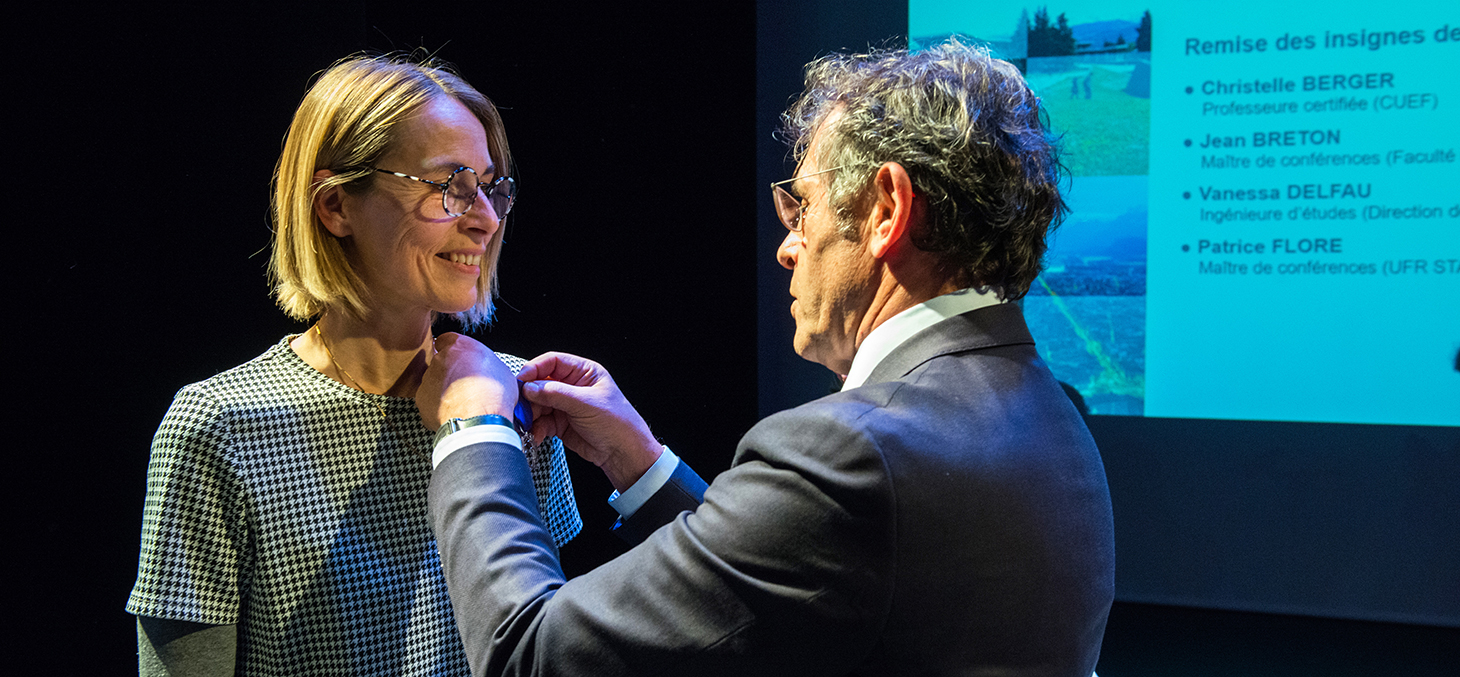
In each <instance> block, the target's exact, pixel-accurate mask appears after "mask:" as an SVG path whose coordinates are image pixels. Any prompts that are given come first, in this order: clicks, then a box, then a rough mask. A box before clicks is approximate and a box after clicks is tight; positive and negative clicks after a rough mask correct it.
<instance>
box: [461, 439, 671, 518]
mask: <svg viewBox="0 0 1460 677" xmlns="http://www.w3.org/2000/svg"><path fill="white" fill-rule="evenodd" d="M462 432H465V431H462ZM450 437H451V436H448V438H447V439H450ZM678 469H679V457H678V456H675V455H674V452H672V451H670V450H669V447H664V452H663V453H661V454H659V460H657V461H654V465H651V466H649V470H648V472H645V473H644V476H643V477H640V478H639V481H637V482H634V486H632V487H629V488H628V491H625V492H624V493H622V494H620V493H619V492H617V491H615V492H613V495H612V496H609V497H608V504H609V505H610V506H613V509H614V510H617V511H618V514H619V515H622V516H623V518H624V519H628V518H630V517H633V516H634V513H635V512H638V510H639V508H642V507H644V503H645V502H647V501H648V500H649V497H650V496H653V495H654V494H655V493H656V492H658V491H659V489H660V488H661V487H663V486H664V484H665V483H666V482H668V481H669V478H670V476H672V475H674V471H675V470H678Z"/></svg>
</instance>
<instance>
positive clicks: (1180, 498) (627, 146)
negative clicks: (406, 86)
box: [0, 0, 1460, 677]
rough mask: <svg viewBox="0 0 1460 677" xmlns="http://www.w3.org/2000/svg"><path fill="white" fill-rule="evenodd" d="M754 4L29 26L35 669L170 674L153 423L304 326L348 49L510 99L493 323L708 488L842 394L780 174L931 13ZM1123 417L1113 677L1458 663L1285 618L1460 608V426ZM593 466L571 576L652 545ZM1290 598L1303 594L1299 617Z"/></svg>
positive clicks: (21, 345) (16, 487) (29, 435)
mask: <svg viewBox="0 0 1460 677" xmlns="http://www.w3.org/2000/svg"><path fill="white" fill-rule="evenodd" d="M735 5H736V6H734V7H729V8H726V7H722V6H721V5H720V4H709V3H707V4H704V5H698V4H696V5H687V4H683V3H674V4H671V3H648V4H647V5H646V4H613V5H599V6H574V7H573V8H571V9H569V8H567V7H563V6H557V5H555V4H552V5H544V4H541V3H518V4H516V5H511V6H502V5H497V4H489V5H481V4H469V5H465V6H460V5H457V6H447V5H443V4H441V3H434V4H422V3H394V2H390V3H387V2H364V1H360V0H356V1H351V2H341V1H337V2H324V3H311V4H308V5H303V4H300V5H294V4H285V3H247V2H235V3H231V4H229V5H226V6H225V7H223V8H216V7H215V8H208V9H201V8H198V7H186V6H182V5H179V6H176V7H169V8H165V9H164V8H141V9H139V8H137V7H111V8H105V9H101V10H96V9H90V8H88V9H85V10H81V9H77V8H64V9H53V10H46V13H45V14H43V15H42V14H39V13H38V12H37V10H36V9H34V8H23V9H9V10H5V11H6V12H7V15H6V17H5V25H6V26H7V28H8V30H7V31H5V33H6V35H7V36H8V37H9V38H10V40H9V41H8V42H7V43H6V46H7V47H8V48H9V49H8V50H7V56H8V57H9V59H8V60H7V63H6V65H7V72H8V73H11V74H13V75H14V76H15V77H11V78H8V79H7V85H8V87H7V88H6V90H7V97H6V102H7V106H6V108H8V109H9V110H10V111H11V113H12V115H11V117H12V118H13V119H16V121H14V122H12V123H11V125H10V126H9V128H8V130H7V131H8V132H9V134H8V135H7V144H6V148H5V158H6V162H5V165H4V166H3V167H0V170H3V171H4V179H3V182H4V185H5V191H6V193H5V194H6V198H7V199H6V200H5V202H4V204H5V205H6V206H7V207H9V208H10V209H9V213H7V214H6V216H8V217H9V218H7V219H6V220H5V221H6V224H7V225H8V226H9V233H10V234H11V235H12V238H11V239H10V240H9V254H8V257H7V260H8V261H9V263H10V265H9V266H7V267H6V271H5V272H6V279H7V282H8V284H7V288H8V291H9V294H7V301H6V303H7V309H8V310H9V312H8V313H7V315H8V316H9V318H10V319H9V322H8V323H7V324H8V326H7V331H6V332H5V335H6V349H7V353H8V354H9V355H10V356H11V364H12V365H13V368H12V369H11V370H10V374H11V377H10V382H9V384H10V387H11V392H12V394H11V396H10V398H9V399H8V400H7V401H8V402H9V403H10V406H7V407H6V408H5V411H6V423H7V426H6V427H7V429H8V430H10V431H13V432H12V433H11V436H10V441H9V443H8V444H6V445H5V448H6V449H7V451H8V456H9V457H10V458H11V459H13V465H12V466H11V468H12V469H11V470H10V472H8V473H6V477H7V482H6V485H7V488H8V489H9V491H7V492H6V503H7V507H8V512H9V514H10V519H9V520H7V521H6V526H5V528H6V536H7V538H6V550H5V552H6V555H7V557H6V559H7V560H8V562H9V566H8V567H7V570H8V572H9V577H8V582H9V583H10V586H9V588H10V590H12V591H14V592H16V593H17V594H16V595H15V596H13V597H11V598H10V601H11V604H10V605H9V607H10V608H9V609H8V611H9V613H8V614H7V626H9V627H10V628H11V630H10V631H9V632H8V633H7V640H8V642H9V643H10V645H11V646H12V647H15V650H13V651H12V653H11V656H10V661H9V665H10V666H11V667H12V669H16V670H21V671H27V668H30V669H29V671H30V672H37V673H41V674H73V673H83V672H84V673H88V674H126V673H129V672H134V671H135V665H136V663H135V660H136V659H135V635H134V629H133V621H132V618H131V616H129V615H127V614H126V613H125V612H124V611H123V608H122V607H123V605H124V604H125V601H126V596H127V593H128V591H129V590H130V588H131V585H132V582H133V579H134V577H135V570H136V558H137V542H138V535H139V533H140V524H141V511H142V500H143V496H144V493H145V486H144V482H145V472H146V463H147V452H148V445H149V442H150V439H151V435H152V433H153V431H154V430H155V428H156V425H157V422H158V421H159V420H160V419H161V417H162V414H163V412H164V411H165V410H166V408H167V405H168V403H169V402H170V400H171V398H172V395H173V393H174V392H176V390H177V389H178V388H179V387H181V386H182V385H184V384H187V383H190V382H193V381H197V380H200V379H204V378H207V377H209V376H211V375H213V374H214V373H217V372H218V371H221V370H224V369H227V368H230V367H232V366H234V365H237V364H239V363H241V362H243V361H245V360H247V359H250V358H252V357H254V356H256V355H258V354H259V353H261V352H263V350H264V349H266V348H267V347H268V346H269V345H271V344H273V343H274V342H276V341H278V339H279V338H280V337H281V336H283V335H284V334H287V333H292V332H298V331H301V330H302V329H303V328H304V325H301V324H297V323H294V322H291V321H289V320H288V319H287V318H285V317H284V316H283V314H282V313H281V312H280V311H278V310H277V309H276V308H275V307H274V305H273V303H272V300H271V299H270V297H269V294H268V289H267V285H266V283H265V279H264V266H265V262H266V259H267V249H266V247H267V245H268V241H269V231H268V203H267V198H268V186H269V176H270V173H271V171H272V169H273V164H274V162H275V159H276V158H277V155H278V151H279V148H280V144H281V141H282V138H283V134H284V131H285V129H286V128H287V125H288V121H289V118H290V116H291V114H292V112H293V110H294V107H295V106H296V105H297V103H298V101H299V99H300V98H301V97H302V96H303V94H304V91H305V90H306V88H307V86H308V84H309V82H310V78H311V76H312V75H313V74H315V73H317V72H318V71H320V70H322V69H323V68H326V67H327V66H328V65H329V64H330V63H332V62H333V61H335V60H336V59H338V58H340V57H342V56H345V55H348V54H351V53H354V52H358V51H360V50H365V49H368V50H374V51H390V50H409V49H414V48H418V47H424V48H425V49H426V50H428V51H431V52H435V53H436V54H438V55H439V56H441V57H442V58H445V59H447V60H449V61H451V62H454V63H455V64H457V65H458V67H459V70H460V72H461V73H462V74H463V75H464V76H465V77H466V79H467V80H468V81H469V82H471V83H473V84H474V85H475V86H477V87H478V88H479V89H480V90H482V92H483V93H485V94H487V95H488V96H489V97H491V98H492V99H493V100H494V101H496V103H497V104H498V105H499V106H501V107H502V108H503V117H504V120H505V124H506V126H507V131H508V136H509V139H510V141H511V144H512V150H513V153H514V156H515V158H516V160H517V163H518V172H517V176H518V178H519V179H520V180H521V182H520V185H521V188H522V192H521V200H520V202H519V204H518V207H517V208H516V209H515V210H514V216H513V220H512V222H511V223H510V224H509V227H508V232H507V240H508V244H507V246H506V248H505V249H504V252H503V257H502V261H501V264H500V265H501V281H502V298H501V299H500V302H499V314H498V324H497V325H496V326H495V327H494V328H492V329H491V330H489V331H487V332H483V333H480V334H479V337H480V338H482V339H484V340H485V341H487V342H488V343H489V345H491V346H492V347H493V348H496V349H498V350H503V351H506V352H511V353H515V354H518V355H523V356H529V357H530V356H533V355H536V354H538V353H539V352H541V351H543V350H548V349H557V350H568V351H573V352H578V353H581V354H584V355H587V356H589V357H592V358H594V359H597V360H599V361H601V362H603V363H604V364H605V365H607V366H608V367H609V368H610V369H611V370H612V371H613V373H614V376H615V378H616V379H617V380H618V382H619V383H620V385H621V386H622V387H623V389H624V391H625V392H626V393H627V395H628V396H629V397H630V399H631V400H632V401H633V402H634V403H635V404H636V405H638V407H639V409H640V410H641V411H642V412H643V413H644V415H645V417H646V418H647V419H648V420H649V422H650V423H651V425H653V427H654V430H655V432H656V434H658V435H660V436H661V437H662V438H663V439H665V440H666V441H667V442H669V443H670V444H671V446H673V447H674V449H675V451H676V452H677V453H679V454H680V455H682V456H684V457H685V458H686V459H687V460H689V462H690V463H691V464H692V465H694V466H695V468H696V469H697V470H699V471H700V472H701V474H703V475H704V476H706V477H707V478H709V477H711V476H713V475H714V474H717V473H718V472H719V471H720V470H723V469H724V468H725V467H728V465H729V462H730V458H731V453H732V451H733V446H734V443H735V440H737V439H738V437H739V435H740V434H741V433H742V432H744V431H745V430H746V429H748V428H749V426H750V425H752V424H753V423H754V421H755V420H756V419H757V418H758V416H759V415H764V414H766V413H770V412H772V411H776V410H778V409H781V408H784V407H785V406H789V405H793V404H796V403H798V402H800V401H804V400H805V399H808V398H810V397H814V396H816V395H818V394H821V393H824V392H826V390H827V389H828V388H830V387H831V382H830V379H829V378H828V377H827V375H826V372H825V370H823V369H821V368H820V367H816V366H815V365H808V364H805V363H803V362H802V361H800V360H799V359H797V358H796V357H795V356H794V354H793V353H792V352H791V351H790V348H789V340H788V337H789V335H790V322H789V319H790V318H789V314H788V313H787V312H786V304H787V303H788V302H789V297H788V296H787V295H786V294H785V289H786V282H787V280H788V279H789V274H788V273H787V272H785V271H783V270H781V269H780V268H779V266H777V265H776V263H775V260H774V251H775V246H776V244H777V243H778V242H779V241H780V237H781V234H782V233H783V231H782V230H781V229H780V226H779V225H778V224H777V223H776V222H775V220H774V215H773V214H772V213H771V210H770V209H769V200H768V199H766V198H767V196H766V195H765V193H766V189H765V184H766V183H768V182H769V181H772V180H777V179H781V178H786V177H789V176H790V171H791V166H790V164H789V163H787V162H786V158H785V155H784V150H783V147H782V146H780V145H778V144H777V143H776V142H775V141H774V139H772V138H771V136H770V134H771V130H772V129H773V127H774V124H775V114H776V113H777V112H779V110H781V109H782V108H783V107H784V105H785V103H786V100H787V97H789V96H790V95H792V94H794V93H795V92H796V91H797V90H798V89H799V85H800V83H799V66H800V64H802V63H805V61H807V60H809V59H810V58H812V57H814V56H816V55H818V54H820V53H824V52H825V51H827V50H830V49H843V48H848V49H861V48H863V47H865V46H866V45H867V44H868V43H880V42H882V41H883V40H885V39H887V38H888V37H891V36H896V35H898V34H901V33H905V31H906V26H907V23H906V14H905V12H906V10H905V7H906V5H905V3H902V2H887V1H886V0H855V1H848V2H833V1H831V0H815V1H807V2H802V3H796V4H795V5H794V6H783V5H782V4H781V3H771V2H761V3H758V4H757V5H751V4H750V3H735ZM758 43H759V46H760V52H759V54H758V53H757V44H758ZM757 148H759V153H758V152H757ZM752 288H755V289H757V292H756V294H755V295H752V294H751V293H750V291H749V290H750V289H752ZM757 302H758V303H759V304H760V307H761V310H760V312H759V313H758V312H757ZM452 328H453V327H451V326H450V323H449V322H447V323H443V324H442V325H440V326H438V330H450V329H452ZM1090 423H1091V428H1092V432H1093V433H1094V434H1095V436H1096V439H1097V441H1098V443H1099V444H1100V447H1101V450H1102V453H1103V455H1104V456H1105V459H1106V463H1107V469H1108V472H1109V473H1110V481H1111V489H1112V497H1113V499H1114V502H1115V508H1116V519H1117V524H1116V527H1117V548H1118V552H1117V557H1118V559H1119V567H1118V577H1119V578H1118V581H1117V583H1118V590H1117V594H1118V595H1119V596H1120V598H1121V600H1122V601H1120V602H1117V604H1116V607H1115V609H1114V610H1113V612H1112V616H1111V625H1110V627H1109V630H1108V633H1107V637H1106V644H1105V650H1104V654H1103V656H1102V662H1101V665H1100V670H1101V672H1102V674H1106V675H1107V677H1118V675H1120V674H1126V675H1139V674H1153V675H1154V674H1254V673H1256V672H1262V673H1264V674H1317V673H1323V674H1375V673H1376V671H1377V672H1379V673H1382V672H1385V669H1386V668H1389V669H1394V670H1398V672H1395V673H1394V674H1445V672H1446V670H1447V667H1446V666H1449V667H1453V660H1452V659H1451V658H1448V657H1447V656H1452V655H1453V654H1452V652H1450V651H1447V650H1446V649H1444V648H1443V647H1445V646H1447V645H1451V646H1452V645H1453V641H1454V638H1455V635H1456V631H1455V630H1454V629H1443V628H1435V627H1421V626H1417V625H1401V624H1397V623H1373V622H1361V621H1340V620H1319V619H1311V618H1307V619H1305V618H1299V617H1297V616H1280V615H1274V614H1273V613H1269V614H1256V613H1250V612H1252V611H1267V612H1277V613H1284V612H1285V613H1299V614H1310V615H1311V614H1319V615H1333V616H1339V617H1344V616H1347V617H1349V618H1369V619H1370V620H1371V621H1372V620H1400V621H1402V620H1406V619H1407V618H1408V619H1409V620H1411V622H1414V620H1415V619H1418V618H1423V617H1425V616H1423V615H1421V616H1410V617H1406V616H1403V615H1402V614H1401V615H1391V616H1388V617H1385V616H1383V615H1382V614H1379V615H1376V614H1374V613H1372V610H1373V609H1376V608H1377V609H1381V610H1382V609H1384V608H1390V609H1392V608H1395V607H1396V604H1395V603H1396V600H1397V601H1398V602H1399V604H1398V607H1399V608H1403V607H1404V606H1405V605H1411V606H1418V607H1423V608H1426V609H1431V610H1433V609H1435V608H1436V604H1437V600H1438V606H1439V607H1440V608H1441V609H1443V608H1444V607H1445V606H1446V604H1447V602H1446V601H1445V600H1450V599H1454V596H1455V595H1456V594H1457V593H1456V591H1457V588H1460V583H1457V581H1460V576H1453V575H1451V574H1453V573H1454V571H1453V569H1452V568H1450V567H1451V564H1452V563H1453V562H1455V561H1456V560H1457V551H1460V538H1457V534H1460V531H1457V530H1456V529H1455V528H1454V526H1453V525H1454V524H1455V523H1456V522H1455V518H1456V517H1457V516H1460V498H1457V497H1460V492H1457V491H1455V490H1454V487H1456V486H1460V475H1457V469H1460V463H1457V458H1460V455H1457V452H1460V434H1457V432H1456V429H1454V428H1450V429H1440V428H1401V427H1389V426H1311V425H1303V424H1288V423H1257V424H1253V423H1249V422H1241V421H1175V420H1159V419H1128V418H1122V417H1095V418H1093V419H1091V421H1090ZM570 458H573V457H571V455H570ZM1315 459H1318V460H1319V462H1315ZM573 471H574V480H575V483H576V485H577V489H578V492H579V506H580V509H582V511H583V513H584V520H585V529H584V532H583V535H582V536H580V537H579V538H578V539H577V540H575V541H573V542H572V543H570V544H568V545H567V546H565V548H564V550H563V556H564V565H565V568H567V569H568V571H569V573H570V574H572V573H576V572H581V571H583V570H586V569H587V568H591V567H592V566H593V565H595V564H596V563H598V562H601V561H604V560H606V559H608V558H610V557H612V556H614V555H615V554H617V553H618V552H621V551H622V546H621V545H620V544H619V543H618V541H617V540H616V539H615V538H614V537H613V536H611V535H609V534H608V532H607V529H606V527H607V525H608V524H609V523H610V522H611V521H612V518H613V513H612V511H611V509H610V508H608V507H607V506H606V504H605V503H604V501H603V499H604V498H605V497H606V495H607V493H608V491H609V487H608V485H607V483H606V482H605V481H604V480H603V479H602V477H601V474H599V473H598V472H597V471H596V470H595V469H593V468H591V467H588V466H585V465H584V464H582V463H580V462H577V461H576V460H574V461H573ZM1173 592H1174V593H1175V594H1173ZM1183 593H1185V594H1186V596H1185V597H1182V596H1181V594H1183ZM1285 596H1286V597H1287V598H1291V599H1297V600H1299V602H1300V603H1299V604H1296V605H1288V606H1283V605H1281V604H1276V605H1275V604H1271V603H1266V602H1264V600H1269V601H1270V600H1273V599H1278V600H1281V599H1283V598H1284V597H1285ZM1222 600H1227V601H1226V602H1225V603H1223V601H1222ZM1254 600H1255V601H1254ZM1138 602H1158V603H1161V604H1165V605H1173V604H1174V605H1189V606H1194V607H1200V606H1208V607H1213V606H1215V607H1225V608H1228V609H1245V610H1247V611H1246V612H1238V611H1199V610H1194V609H1181V608H1179V607H1176V606H1159V605H1151V604H1140V603H1138ZM1354 609H1359V610H1360V611H1359V612H1358V613H1355V612H1354V611H1353V610H1354ZM1366 609H1367V610H1370V611H1365V610H1366ZM1428 617H1433V614H1431V615H1430V616H1428ZM1254 664H1261V665H1264V666H1266V667H1264V668H1262V669H1260V670H1259V669H1254V668H1253V665H1254ZM1319 666H1321V667H1319Z"/></svg>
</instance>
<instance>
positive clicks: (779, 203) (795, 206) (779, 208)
mask: <svg viewBox="0 0 1460 677" xmlns="http://www.w3.org/2000/svg"><path fill="white" fill-rule="evenodd" d="M845 168H846V165H842V166H840V167H832V168H831V169H823V170H821V171H819V172H811V173H810V174H802V175H801V176H798V177H796V178H794V179H786V180H785V181H777V182H775V183H773V184H771V199H772V200H775V202H776V216H779V217H781V225H783V226H785V227H786V229H787V230H789V231H791V232H793V233H799V232H801V215H802V214H804V213H805V212H806V201H805V200H804V199H802V198H801V197H798V196H796V195H792V194H791V191H789V190H786V189H785V188H782V187H781V186H784V185H786V184H788V183H795V182H796V181H800V180H801V179H804V178H807V177H811V176H816V175H817V174H826V173H827V172H834V171H836V170H838V169H845Z"/></svg>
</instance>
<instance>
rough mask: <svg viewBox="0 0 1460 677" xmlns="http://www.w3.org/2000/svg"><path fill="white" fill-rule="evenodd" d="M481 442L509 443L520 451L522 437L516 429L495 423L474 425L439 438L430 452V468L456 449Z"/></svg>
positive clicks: (433, 467)
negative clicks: (439, 440) (438, 442)
mask: <svg viewBox="0 0 1460 677" xmlns="http://www.w3.org/2000/svg"><path fill="white" fill-rule="evenodd" d="M482 442H501V443H503V444H510V445H512V446H513V447H516V448H517V450H518V451H522V438H521V437H519V436H518V435H517V431H516V430H513V429H511V428H508V427H507V426H505V425H497V424H495V423H488V424H486V425H474V426H472V427H470V428H466V429H463V430H458V431H456V432H454V433H451V434H450V435H447V436H446V437H443V438H441V443H440V444H437V445H436V449H435V450H434V451H432V452H431V468H432V469H433V470H434V469H435V468H436V466H438V465H441V462H442V461H444V460H446V457H447V456H450V455H451V454H453V453H455V452H456V450H457V449H460V448H462V447H465V446H470V445H473V444H480V443H482Z"/></svg>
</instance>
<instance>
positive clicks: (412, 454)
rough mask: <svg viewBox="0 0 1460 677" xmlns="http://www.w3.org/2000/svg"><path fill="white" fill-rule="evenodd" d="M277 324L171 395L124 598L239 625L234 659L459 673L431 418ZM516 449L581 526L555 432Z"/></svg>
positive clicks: (574, 525)
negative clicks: (330, 362) (434, 495)
mask: <svg viewBox="0 0 1460 677" xmlns="http://www.w3.org/2000/svg"><path fill="white" fill-rule="evenodd" d="M290 338H292V337H286V338H285V339H284V340H283V341H280V342H279V343H278V344H276V345H275V346H273V347H272V348H270V349H269V350H268V351H267V352H265V353H264V354H263V355H260V356H259V357H257V358H255V359H253V360H250V361H249V362H247V363H245V364H243V365H241V366H239V367H236V368H234V369H231V370H229V371H226V372H223V373H221V374H218V375H217V376H214V377H213V378H210V379H208V380H206V381H202V382H199V383H194V384H192V385H189V386H187V387H185V388H183V389H182V390H180V391H179V392H178V394H177V396H176V397H175V398H174V399H173V402H172V407H171V408H170V409H168V412H167V416H166V417H164V418H163V420H162V425H161V426H160V427H159V428H158V429H157V435H156V436H155V437H154V438H153V440H152V459H151V463H150V465H149V466H148V470H147V502H146V506H145V508H144V510H143V517H142V554H141V558H140V559H141V561H140V563H139V565H138V572H137V583H136V586H135V587H134V588H133V589H132V595H131V598H130V599H129V600H128V602H127V611H128V612H130V613H132V614H135V615H138V616H151V617H155V618H166V619H173V620H181V621H192V622H195V623H207V624H213V625H232V624H237V625H238V659H237V666H238V674H239V675H247V676H253V675H324V674H329V675H466V674H469V672H470V671H469V668H468V666H467V662H466V655H465V653H464V652H463V649H462V646H461V640H460V638H459V636H458V635H457V632H456V626H455V623H454V621H453V619H452V613H451V602H450V600H449V599H448V598H447V595H446V581H445V579H444V578H443V576H442V573H441V563H440V558H439V556H438V554H437V552H436V541H435V538H434V537H433V536H432V534H431V528H430V526H429V524H428V523H427V515H426V487H427V484H428V483H429V481H430V478H431V464H430V462H429V461H427V460H425V459H423V458H421V456H420V455H419V454H418V453H417V450H420V451H423V452H425V453H427V454H429V453H430V450H431V441H432V437H433V431H429V430H427V429H426V428H425V427H424V426H422V425H421V420H420V417H419V414H418V413H417V411H416V406H415V402H414V400H411V399H407V398H400V397H387V396H384V395H370V394H366V393H362V392H360V391H358V390H355V389H352V388H349V387H346V386H345V385H344V384H341V383H339V382H337V381H334V380H332V379H330V378H329V377H327V376H325V375H324V374H321V373H319V372H318V371H316V370H315V369H314V368H313V367H310V366H309V365H308V364H306V363H305V362H304V361H303V360H302V359H300V358H299V356H298V355H296V354H295V353H294V351H293V350H291V349H290V348H289V340H290ZM501 357H502V359H503V361H505V362H506V363H507V365H508V366H509V367H511V368H512V370H513V372H514V373H515V372H516V371H518V370H520V369H521V367H522V365H523V360H521V359H519V358H515V357H512V356H509V355H501ZM372 401H373V402H375V403H378V404H379V405H380V406H381V407H383V408H384V409H385V411H386V415H387V416H389V418H390V425H386V424H385V420H384V419H382V418H381V416H380V410H379V409H377V408H376V407H375V405H374V404H372ZM527 456H528V462H529V466H530V467H531V469H532V475H533V480H534V483H535V484H536V487H537V495H538V506H539V509H540V512H541V514H542V516H543V521H544V523H545V524H546V525H547V527H548V530H549V532H551V533H552V535H553V540H554V541H556V543H557V544H558V545H562V544H563V543H565V542H567V541H568V540H569V539H571V538H572V537H573V536H575V535H577V533H578V531H579V530H580V529H581V528H582V520H581V519H580V518H579V516H578V509H577V505H576V503H575V502H574V499H573V486H572V483H571V481H570V479H569V477H568V466H567V460H566V458H565V457H564V454H563V446H562V442H560V441H559V440H558V439H557V438H550V439H549V440H547V441H545V442H544V443H542V444H540V445H538V446H537V447H536V448H535V449H532V450H530V451H529V453H528V454H527Z"/></svg>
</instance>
